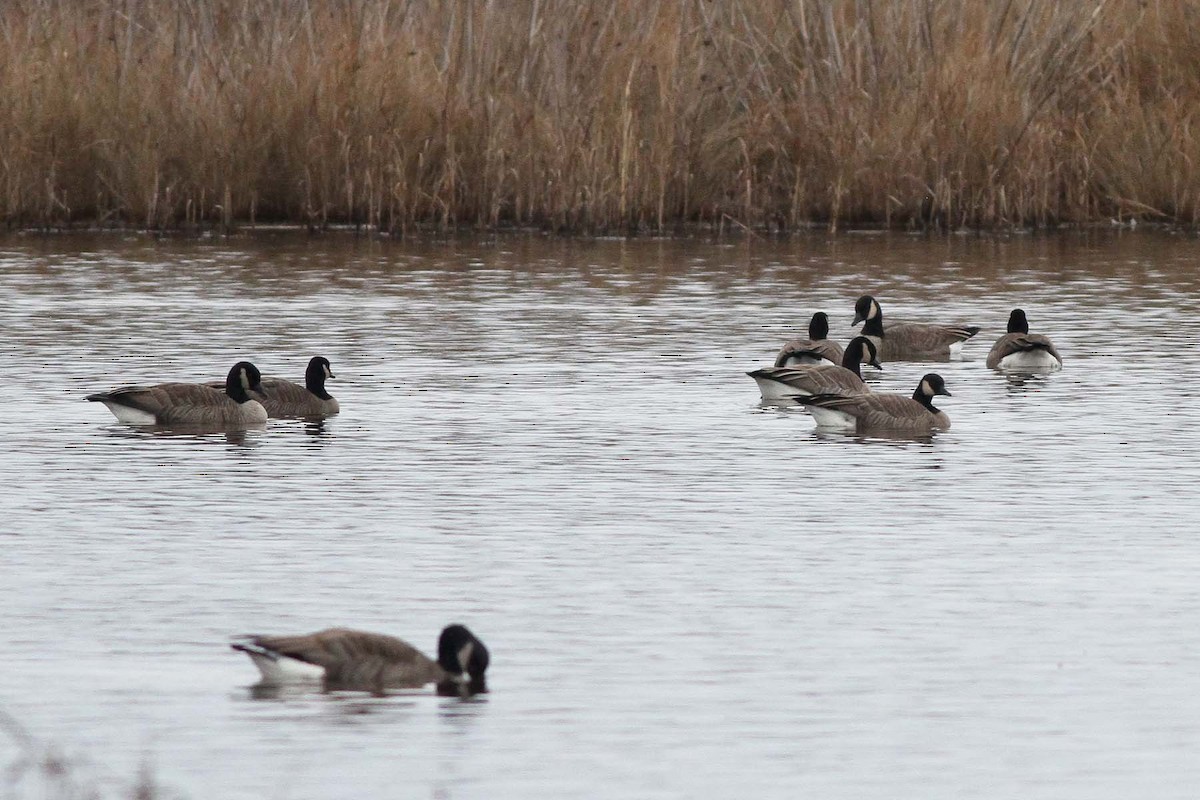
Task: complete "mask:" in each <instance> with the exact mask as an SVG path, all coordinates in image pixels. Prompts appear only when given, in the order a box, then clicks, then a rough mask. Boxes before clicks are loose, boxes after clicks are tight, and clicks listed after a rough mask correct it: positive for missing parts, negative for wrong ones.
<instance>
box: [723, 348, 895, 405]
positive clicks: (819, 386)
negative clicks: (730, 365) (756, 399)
mask: <svg viewBox="0 0 1200 800" xmlns="http://www.w3.org/2000/svg"><path fill="white" fill-rule="evenodd" d="M863 363H866V364H870V365H871V366H873V367H875V368H876V369H883V365H882V364H880V363H879V359H878V358H877V357H876V355H875V343H874V342H872V341H871V340H870V339H868V338H867V337H865V336H858V337H855V338H854V339H852V340H851V341H850V344H849V345H847V346H846V352H845V353H843V355H842V363H841V364H840V365H838V364H830V363H828V362H821V363H820V364H802V365H799V366H795V367H782V366H774V367H767V368H765V369H756V370H754V371H753V372H747V373H746V374H747V375H749V376H750V377H751V378H754V380H755V382H757V383H758V388H759V390H760V391H761V392H762V399H763V400H765V401H767V402H773V401H777V400H791V399H793V398H795V397H796V395H797V394H809V395H811V394H861V393H863V392H869V391H871V390H870V389H869V388H867V385H866V384H865V383H863V379H862V373H861V372H859V365H860V364H863Z"/></svg>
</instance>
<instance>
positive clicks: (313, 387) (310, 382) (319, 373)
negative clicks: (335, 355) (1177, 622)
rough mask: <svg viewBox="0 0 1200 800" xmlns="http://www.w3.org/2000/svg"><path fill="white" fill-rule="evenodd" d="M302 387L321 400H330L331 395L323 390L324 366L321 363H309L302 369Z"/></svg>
mask: <svg viewBox="0 0 1200 800" xmlns="http://www.w3.org/2000/svg"><path fill="white" fill-rule="evenodd" d="M304 387H305V388H306V389H308V390H309V391H310V392H312V393H313V394H315V395H316V396H317V397H319V398H321V399H322V400H331V399H333V395H331V394H330V393H329V392H327V391H325V367H324V365H322V364H309V365H308V369H307V370H305V371H304Z"/></svg>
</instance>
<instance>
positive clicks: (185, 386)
mask: <svg viewBox="0 0 1200 800" xmlns="http://www.w3.org/2000/svg"><path fill="white" fill-rule="evenodd" d="M261 381H262V374H261V373H260V372H259V371H258V368H257V367H255V366H254V365H253V364H251V363H250V362H249V361H239V362H238V363H236V364H234V365H233V369H231V370H229V376H228V377H227V378H226V379H225V384H224V386H225V391H224V392H214V391H213V390H212V388H211V387H209V386H206V385H205V384H202V383H160V384H157V385H155V386H122V387H120V388H117V389H113V390H112V391H110V392H97V393H96V394H89V395H88V396H87V397H86V398H85V399H87V400H90V401H92V402H94V403H103V404H104V405H105V406H107V407H108V410H109V411H111V412H112V413H113V415H114V416H115V417H116V418H117V419H118V420H120V421H121V422H127V423H130V424H133V425H185V426H189V425H194V426H212V427H235V426H241V425H256V424H259V423H263V422H266V421H267V410H266V409H265V408H264V407H263V405H262V403H260V402H259V401H258V400H256V399H254V397H252V396H251V392H255V393H257V394H258V395H259V396H261V395H262V394H263V390H262V386H261Z"/></svg>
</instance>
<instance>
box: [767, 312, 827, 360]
mask: <svg viewBox="0 0 1200 800" xmlns="http://www.w3.org/2000/svg"><path fill="white" fill-rule="evenodd" d="M824 363H829V364H833V365H835V366H836V365H839V364H841V363H842V346H841V345H840V344H838V343H837V342H835V341H833V340H832V339H830V338H829V316H828V315H827V314H825V312H824V311H818V312H817V313H815V314H813V315H812V319H811V320H809V322H808V338H807V339H792V340H791V341H790V342H788V343H787V344H785V345H784V346H783V348H782V349H781V350H780V351H779V355H777V356H776V357H775V366H777V367H794V366H797V365H800V364H824Z"/></svg>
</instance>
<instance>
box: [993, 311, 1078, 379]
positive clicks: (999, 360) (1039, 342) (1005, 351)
mask: <svg viewBox="0 0 1200 800" xmlns="http://www.w3.org/2000/svg"><path fill="white" fill-rule="evenodd" d="M987 365H988V369H1013V370H1022V369H1035V370H1055V369H1062V356H1060V355H1059V354H1058V351H1057V350H1055V349H1054V343H1053V342H1051V341H1050V340H1049V339H1048V338H1047V337H1045V336H1042V335H1041V334H1038V333H1030V332H1029V320H1028V319H1026V318H1025V312H1024V311H1022V310H1021V309H1019V308H1014V309H1013V310H1012V313H1011V314H1009V315H1008V333H1006V334H1004V335H1003V336H1001V337H1000V338H999V339H997V340H996V343H995V344H994V345H992V349H991V352H989V353H988V357H987Z"/></svg>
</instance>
